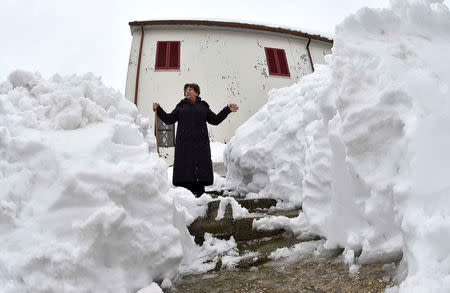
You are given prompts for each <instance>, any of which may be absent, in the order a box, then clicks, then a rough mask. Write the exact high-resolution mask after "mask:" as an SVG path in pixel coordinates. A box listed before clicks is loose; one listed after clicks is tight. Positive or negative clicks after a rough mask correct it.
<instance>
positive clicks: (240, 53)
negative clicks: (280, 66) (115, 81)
mask: <svg viewBox="0 0 450 293" xmlns="http://www.w3.org/2000/svg"><path fill="white" fill-rule="evenodd" d="M140 38H141V31H140V29H139V30H136V31H134V33H133V41H132V46H131V52H130V61H129V67H128V75H127V85H126V90H125V96H126V97H127V98H128V99H129V100H131V101H134V92H135V83H136V71H137V60H138V54H139V45H140ZM157 41H180V42H181V48H180V69H179V70H156V71H155V58H156V43H157ZM306 44H307V40H306V39H303V38H296V37H294V36H292V37H291V36H289V35H281V34H276V33H266V32H258V31H254V30H237V29H230V30H226V29H211V28H207V27H206V28H200V29H198V28H197V29H192V28H191V29H180V28H176V29H174V28H168V27H161V28H158V27H153V28H150V29H148V28H147V29H146V30H145V36H144V43H143V53H142V61H141V69H140V82H139V95H138V109H139V112H140V113H141V114H142V115H144V116H148V117H150V118H151V121H153V119H154V113H153V111H152V103H153V102H158V103H159V104H160V105H161V106H162V107H163V108H164V109H165V110H166V112H170V111H172V110H173V108H174V107H175V105H176V104H177V103H178V102H179V101H180V100H181V99H183V85H184V84H185V83H190V82H195V83H198V84H199V85H200V89H201V94H200V96H201V97H202V99H203V100H205V101H207V102H208V104H209V105H210V107H211V110H212V111H213V112H215V113H217V112H219V111H220V110H221V109H222V108H223V107H224V106H226V105H227V104H229V103H235V104H238V106H239V108H240V109H239V111H238V112H237V113H232V114H230V115H229V116H228V118H227V119H226V120H225V121H224V122H222V124H221V125H219V126H212V125H208V128H209V133H210V137H211V140H212V141H218V142H227V141H228V140H229V139H230V138H231V137H232V136H233V134H234V131H235V130H236V129H237V127H239V125H241V124H242V123H244V122H245V121H246V120H247V119H248V118H249V117H250V116H251V115H253V114H254V113H255V112H257V111H258V109H259V108H260V107H261V106H263V105H264V104H265V103H266V102H267V93H268V92H269V91H270V90H271V89H272V88H281V87H285V86H289V85H291V84H293V83H295V82H296V81H298V80H299V79H300V78H301V77H302V76H303V75H305V74H308V73H311V65H310V63H309V59H308V53H307V51H306ZM264 47H272V48H280V49H284V50H285V52H286V58H287V62H288V65H289V70H290V74H291V76H290V77H283V76H273V75H269V73H268V67H267V61H266V56H265V51H264ZM310 50H311V54H312V56H313V62H314V63H324V58H323V56H324V55H325V54H328V53H331V45H329V44H326V43H321V42H315V41H312V42H311V44H310ZM152 123H153V122H152Z"/></svg>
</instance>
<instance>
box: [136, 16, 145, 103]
mask: <svg viewBox="0 0 450 293" xmlns="http://www.w3.org/2000/svg"><path fill="white" fill-rule="evenodd" d="M143 44H144V26H143V25H141V44H140V46H139V57H138V64H137V73H136V86H135V89H134V104H135V105H136V107H137V103H138V90H139V75H140V71H141V58H142V45H143Z"/></svg>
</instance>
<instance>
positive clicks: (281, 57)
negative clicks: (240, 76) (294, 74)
mask: <svg viewBox="0 0 450 293" xmlns="http://www.w3.org/2000/svg"><path fill="white" fill-rule="evenodd" d="M264 50H265V51H266V58H267V66H268V67H269V74H270V75H280V76H291V75H290V73H289V66H288V63H287V59H286V52H285V51H284V50H283V49H275V48H264Z"/></svg>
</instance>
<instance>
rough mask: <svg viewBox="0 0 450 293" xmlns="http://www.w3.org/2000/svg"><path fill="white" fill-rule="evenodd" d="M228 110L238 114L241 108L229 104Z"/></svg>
mask: <svg viewBox="0 0 450 293" xmlns="http://www.w3.org/2000/svg"><path fill="white" fill-rule="evenodd" d="M228 109H230V110H231V112H237V110H239V107H238V105H236V104H228Z"/></svg>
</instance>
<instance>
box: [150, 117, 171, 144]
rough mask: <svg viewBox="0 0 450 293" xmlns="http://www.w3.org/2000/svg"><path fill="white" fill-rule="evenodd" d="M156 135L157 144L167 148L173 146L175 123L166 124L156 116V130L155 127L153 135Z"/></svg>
mask: <svg viewBox="0 0 450 293" xmlns="http://www.w3.org/2000/svg"><path fill="white" fill-rule="evenodd" d="M156 135H158V142H159V146H160V147H162V148H169V147H174V146H175V123H174V124H170V125H167V124H165V123H164V122H162V120H161V119H160V118H159V117H158V132H156V129H155V136H156Z"/></svg>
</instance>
